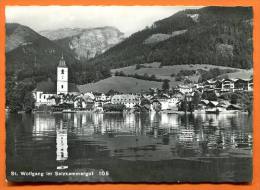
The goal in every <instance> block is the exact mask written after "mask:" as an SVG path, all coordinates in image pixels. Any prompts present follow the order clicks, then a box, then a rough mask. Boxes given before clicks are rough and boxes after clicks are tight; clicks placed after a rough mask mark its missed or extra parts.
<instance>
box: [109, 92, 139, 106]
mask: <svg viewBox="0 0 260 190" xmlns="http://www.w3.org/2000/svg"><path fill="white" fill-rule="evenodd" d="M111 103H112V104H123V105H125V107H126V108H134V106H135V105H136V104H138V105H139V104H140V103H141V100H140V96H139V95H134V94H117V95H114V96H112V98H111Z"/></svg>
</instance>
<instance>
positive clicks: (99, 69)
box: [5, 23, 110, 84]
mask: <svg viewBox="0 0 260 190" xmlns="http://www.w3.org/2000/svg"><path fill="white" fill-rule="evenodd" d="M6 49H7V50H8V51H6V54H5V55H6V75H7V78H9V79H10V77H11V78H13V79H14V80H17V81H22V80H24V79H26V78H28V79H30V80H32V81H33V82H39V81H42V80H47V79H48V78H51V79H52V81H56V67H57V65H58V63H59V60H60V58H61V55H62V54H63V57H64V59H65V60H66V64H67V66H68V67H69V80H70V82H73V83H77V84H85V83H88V82H91V81H95V80H100V79H103V78H106V77H109V76H110V73H109V68H106V67H103V66H102V65H100V64H96V65H93V64H85V62H83V61H79V60H77V59H75V56H74V54H73V53H72V52H71V51H69V50H66V49H65V48H63V47H61V46H60V45H58V44H56V43H55V42H53V41H51V40H49V39H47V38H45V37H43V36H41V35H40V34H38V33H37V32H35V31H34V30H32V29H31V28H29V27H27V26H24V25H21V24H17V23H15V24H14V23H12V24H9V23H6Z"/></svg>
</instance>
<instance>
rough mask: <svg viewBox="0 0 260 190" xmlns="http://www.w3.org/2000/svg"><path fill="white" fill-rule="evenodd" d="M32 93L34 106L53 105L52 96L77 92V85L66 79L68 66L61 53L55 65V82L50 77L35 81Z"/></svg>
mask: <svg viewBox="0 0 260 190" xmlns="http://www.w3.org/2000/svg"><path fill="white" fill-rule="evenodd" d="M32 93H33V96H34V98H35V107H39V106H41V105H48V106H51V105H55V104H56V103H55V99H54V98H53V97H56V96H62V95H66V94H75V95H76V94H79V90H78V88H77V85H76V84H74V83H69V81H68V67H67V65H66V63H65V60H64V57H63V55H62V56H61V58H60V60H59V64H58V66H57V82H56V83H54V82H53V81H51V79H48V80H47V81H41V82H39V83H37V86H36V88H35V89H34V90H33V92H32Z"/></svg>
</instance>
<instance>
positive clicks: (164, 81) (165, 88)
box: [162, 79, 170, 91]
mask: <svg viewBox="0 0 260 190" xmlns="http://www.w3.org/2000/svg"><path fill="white" fill-rule="evenodd" d="M169 88H170V85H169V80H167V79H165V80H163V84H162V90H163V91H168V90H169Z"/></svg>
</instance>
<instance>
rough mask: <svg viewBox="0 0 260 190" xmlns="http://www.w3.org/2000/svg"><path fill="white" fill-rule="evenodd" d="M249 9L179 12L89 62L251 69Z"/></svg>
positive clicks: (216, 8) (250, 14)
mask: <svg viewBox="0 0 260 190" xmlns="http://www.w3.org/2000/svg"><path fill="white" fill-rule="evenodd" d="M252 16H253V15H252V8H250V7H205V8H201V9H197V10H185V11H180V12H178V13H176V14H174V15H173V16H171V17H169V18H166V19H163V20H160V21H157V22H155V23H154V24H153V25H152V26H151V27H147V28H145V29H144V30H142V31H139V32H137V33H134V34H133V35H132V36H130V37H129V38H127V39H126V40H125V41H123V42H121V43H120V44H118V45H116V46H115V47H113V48H111V49H110V50H108V51H107V52H105V53H104V54H102V55H100V56H98V57H97V58H94V59H93V60H91V62H92V63H95V64H98V63H102V64H105V65H107V66H109V67H111V68H120V67H125V66H129V65H134V64H143V63H149V62H155V61H156V62H161V63H162V65H179V64H211V65H222V66H229V67H235V68H252V66H253V63H252V52H253V48H252V29H253V23H252Z"/></svg>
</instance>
